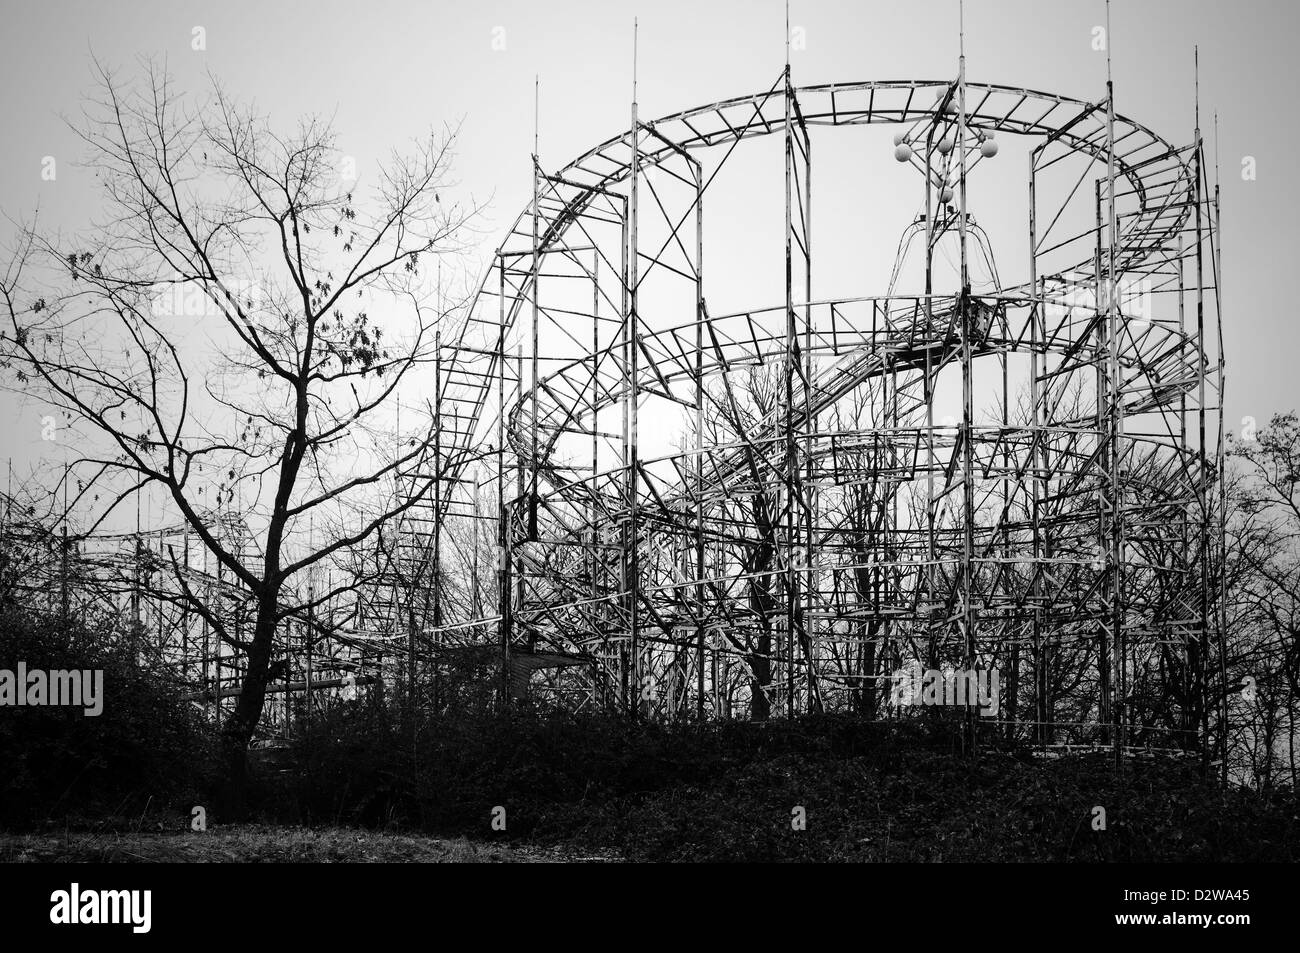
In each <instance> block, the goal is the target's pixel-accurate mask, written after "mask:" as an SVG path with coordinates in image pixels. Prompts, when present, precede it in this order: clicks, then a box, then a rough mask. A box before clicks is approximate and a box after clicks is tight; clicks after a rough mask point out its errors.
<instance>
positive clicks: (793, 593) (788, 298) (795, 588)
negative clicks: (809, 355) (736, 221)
mask: <svg viewBox="0 0 1300 953" xmlns="http://www.w3.org/2000/svg"><path fill="white" fill-rule="evenodd" d="M793 95H794V93H793V91H792V90H791V88H790V62H789V58H788V57H787V59H786V64H785V346H784V350H783V354H784V359H783V360H782V363H781V370H782V376H783V378H784V380H783V389H782V395H783V396H782V403H783V404H784V407H783V418H784V421H783V422H784V427H785V468H784V472H783V473H782V475H781V476H782V488H781V489H782V495H783V497H784V500H783V502H784V506H783V507H782V509H783V510H784V520H783V522H784V524H785V525H784V530H785V534H784V535H785V546H784V547H783V548H784V550H785V553H784V557H785V571H784V573H783V574H782V575H783V577H784V580H785V585H784V588H785V640H784V641H785V644H784V647H783V649H782V651H784V653H785V679H786V712H785V713H786V717H787V718H793V717H794V672H795V659H794V638H795V634H794V630H795V624H796V621H797V613H798V609H797V604H798V601H799V577H798V574H797V572H796V568H795V562H796V556H795V554H796V549H797V545H798V544H797V537H796V530H795V481H796V472H797V470H798V466H799V463H798V447H797V446H796V443H795V434H794V354H795V350H796V348H797V347H798V332H797V329H796V327H795V315H794V249H793V236H792V234H791V233H792V231H793V229H794V218H793V216H794V208H793V206H794V201H793V199H794V196H793V188H792V185H793V182H792V180H793V176H794V124H793V116H792V115H791V104H792V98H793Z"/></svg>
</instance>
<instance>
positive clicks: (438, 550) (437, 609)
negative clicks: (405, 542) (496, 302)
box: [432, 263, 444, 712]
mask: <svg viewBox="0 0 1300 953" xmlns="http://www.w3.org/2000/svg"><path fill="white" fill-rule="evenodd" d="M439 264H440V265H441V263H439ZM439 271H441V268H439ZM438 291H439V300H438V324H439V327H438V329H437V330H436V331H434V334H433V381H434V383H433V574H432V575H433V580H432V582H433V629H434V634H433V651H434V656H433V710H434V711H435V712H436V711H437V710H438V689H439V687H440V686H439V684H438V656H437V650H438V648H439V645H440V642H441V640H442V632H441V627H442V519H443V509H444V507H443V501H442V327H441V324H442V295H441V291H442V288H441V283H439V288H438Z"/></svg>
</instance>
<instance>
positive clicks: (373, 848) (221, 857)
mask: <svg viewBox="0 0 1300 953" xmlns="http://www.w3.org/2000/svg"><path fill="white" fill-rule="evenodd" d="M610 859H612V858H611V857H608V856H594V855H592V854H591V853H572V852H566V851H561V850H554V849H542V848H529V847H526V846H521V845H519V844H511V845H509V846H507V845H504V844H501V845H497V844H490V843H474V842H471V841H469V840H466V839H464V838H459V839H438V838H433V837H421V836H411V835H405V834H389V833H380V832H372V831H361V830H349V829H346V828H326V829H315V830H313V829H307V828H280V827H262V826H254V825H247V826H245V825H234V826H228V827H219V828H214V829H212V830H209V831H206V832H204V833H189V832H187V833H159V832H148V831H140V832H121V831H114V832H110V833H100V834H95V833H87V832H70V833H63V834H25V835H11V834H0V862H5V863H67V862H86V861H90V862H127V863H160V862H162V863H214V862H215V863H225V862H239V863H453V864H454V863H536V862H544V861H601V860H610Z"/></svg>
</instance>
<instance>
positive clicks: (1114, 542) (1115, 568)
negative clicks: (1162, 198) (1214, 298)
mask: <svg viewBox="0 0 1300 953" xmlns="http://www.w3.org/2000/svg"><path fill="white" fill-rule="evenodd" d="M1118 232H1119V221H1118V218H1117V216H1116V212H1115V84H1114V82H1113V80H1112V78H1111V33H1110V0H1106V244H1107V260H1106V299H1107V300H1106V344H1107V355H1106V362H1107V368H1106V380H1107V382H1108V384H1109V387H1108V389H1107V394H1106V396H1107V399H1108V400H1109V402H1110V406H1109V407H1108V408H1107V416H1106V421H1107V423H1106V426H1107V430H1108V431H1109V432H1108V434H1107V443H1108V447H1107V456H1108V458H1109V462H1110V473H1109V480H1110V494H1109V495H1110V526H1109V530H1110V555H1109V562H1110V565H1109V566H1107V567H1105V568H1106V573H1107V584H1108V587H1109V589H1110V600H1111V620H1110V622H1111V651H1112V656H1113V657H1112V662H1111V670H1112V672H1113V673H1114V684H1115V698H1114V704H1113V706H1112V710H1113V713H1114V718H1115V732H1114V741H1115V758H1116V760H1118V759H1119V758H1120V757H1121V755H1122V754H1123V748H1124V727H1123V725H1124V697H1125V692H1126V691H1127V679H1126V678H1125V671H1124V656H1125V648H1124V633H1123V627H1124V577H1123V558H1122V557H1123V545H1124V536H1123V533H1124V522H1123V500H1122V498H1121V492H1122V491H1121V488H1120V459H1119V458H1120V446H1121V444H1120V439H1121V437H1122V435H1123V428H1124V418H1123V412H1124V404H1123V400H1122V399H1121V395H1120V392H1119V390H1120V386H1121V379H1120V366H1119V334H1120V330H1119V326H1120V314H1119V308H1118V300H1117V299H1118V297H1119V289H1118V284H1117V280H1116V274H1115V271H1116V246H1117V244H1118V242H1119V234H1118Z"/></svg>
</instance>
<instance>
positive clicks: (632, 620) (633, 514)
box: [623, 24, 643, 718]
mask: <svg viewBox="0 0 1300 953" xmlns="http://www.w3.org/2000/svg"><path fill="white" fill-rule="evenodd" d="M635 29H636V27H635V24H634V26H633V30H634V33H635ZM640 140H641V126H640V122H639V121H638V119H637V103H636V43H635V40H634V41H633V53H632V132H631V144H632V170H631V174H632V182H631V195H630V199H629V207H628V221H629V235H628V243H629V244H628V252H627V255H628V295H629V311H628V315H627V321H626V322H625V323H624V332H623V334H624V343H625V345H626V347H627V348H628V350H629V351H630V354H629V358H630V365H631V366H630V369H629V376H630V378H631V379H630V380H629V382H628V383H629V385H630V387H629V391H628V453H629V460H628V469H627V490H628V494H627V495H628V499H627V506H628V538H627V563H628V578H627V581H626V588H627V592H628V602H629V605H628V626H629V633H628V634H629V637H630V639H631V645H632V660H631V680H632V698H631V713H632V717H633V718H636V717H637V716H638V715H639V714H640V708H641V692H642V688H643V686H642V684H641V640H640V632H639V631H638V628H639V626H638V622H639V610H640V606H639V605H638V598H639V596H640V575H641V561H640V552H639V550H640V547H639V539H638V534H639V533H640V526H639V525H638V513H637V478H638V477H637V474H638V471H639V470H640V467H641V459H640V455H639V452H638V448H637V413H638V409H639V408H638V406H637V405H638V404H639V403H640V396H641V395H640V389H639V384H640V381H639V377H640V370H641V367H640V358H639V354H638V351H639V348H638V346H637V341H638V338H639V337H640V329H639V327H638V325H639V323H640V320H641V315H640V312H639V311H638V309H637V284H638V281H637V279H638V274H639V263H638V261H637V192H638V187H639V181H638V180H639V179H640V177H641V142H640Z"/></svg>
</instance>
